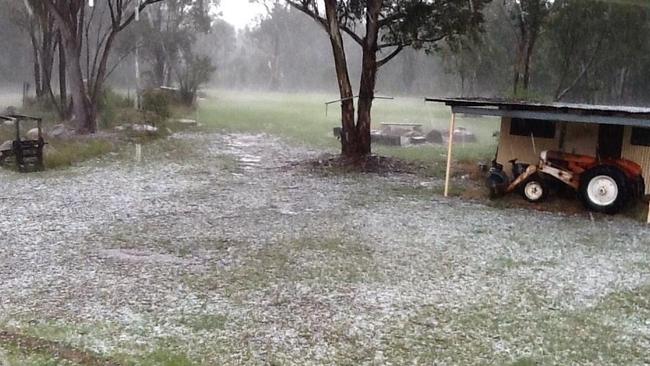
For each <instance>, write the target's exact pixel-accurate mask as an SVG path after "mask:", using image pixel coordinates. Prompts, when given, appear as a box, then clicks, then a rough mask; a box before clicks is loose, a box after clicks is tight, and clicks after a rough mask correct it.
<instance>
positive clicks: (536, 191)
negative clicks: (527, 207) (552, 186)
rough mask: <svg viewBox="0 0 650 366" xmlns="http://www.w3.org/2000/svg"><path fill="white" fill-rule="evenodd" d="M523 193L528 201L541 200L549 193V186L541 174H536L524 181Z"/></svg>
mask: <svg viewBox="0 0 650 366" xmlns="http://www.w3.org/2000/svg"><path fill="white" fill-rule="evenodd" d="M521 195H522V196H524V199H525V200H526V201H528V202H532V203H535V202H541V201H543V200H544V199H545V198H546V196H547V195H548V186H547V184H546V183H545V182H544V181H543V180H542V179H541V178H540V177H539V175H537V174H535V175H533V176H532V177H530V178H529V179H528V180H527V181H526V183H524V185H523V188H522V189H521Z"/></svg>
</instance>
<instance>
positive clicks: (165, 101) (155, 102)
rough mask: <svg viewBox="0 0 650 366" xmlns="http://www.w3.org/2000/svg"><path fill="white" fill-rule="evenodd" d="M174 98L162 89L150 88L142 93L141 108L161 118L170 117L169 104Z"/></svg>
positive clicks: (172, 102)
mask: <svg viewBox="0 0 650 366" xmlns="http://www.w3.org/2000/svg"><path fill="white" fill-rule="evenodd" d="M172 104H174V98H173V97H172V96H171V95H170V93H168V92H167V91H164V90H159V89H151V90H147V91H145V92H144V93H143V94H142V109H143V110H145V111H147V112H152V113H155V114H156V115H158V116H159V117H160V118H161V119H162V120H166V119H168V118H169V117H171V109H170V106H171V105H172Z"/></svg>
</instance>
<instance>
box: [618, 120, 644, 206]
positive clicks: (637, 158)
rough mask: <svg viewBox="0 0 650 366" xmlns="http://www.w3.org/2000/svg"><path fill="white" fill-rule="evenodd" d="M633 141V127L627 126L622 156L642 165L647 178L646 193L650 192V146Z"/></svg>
mask: <svg viewBox="0 0 650 366" xmlns="http://www.w3.org/2000/svg"><path fill="white" fill-rule="evenodd" d="M631 141H632V127H625V131H624V133H623V152H622V157H623V158H624V159H628V160H632V161H634V162H636V163H637V164H639V165H641V168H643V178H644V179H645V189H646V192H645V193H646V194H650V147H648V146H636V145H632V144H631Z"/></svg>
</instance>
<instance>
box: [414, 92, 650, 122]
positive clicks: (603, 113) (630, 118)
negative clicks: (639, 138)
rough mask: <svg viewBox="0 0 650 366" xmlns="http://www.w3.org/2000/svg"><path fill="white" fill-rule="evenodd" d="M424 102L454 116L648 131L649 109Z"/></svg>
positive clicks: (476, 100)
mask: <svg viewBox="0 0 650 366" xmlns="http://www.w3.org/2000/svg"><path fill="white" fill-rule="evenodd" d="M425 101H427V102H439V103H445V104H446V105H448V106H451V107H452V110H453V111H454V112H457V113H465V114H476V115H487V116H505V117H516V118H530V119H544V120H555V121H567V122H585V123H605V124H620V125H633V126H643V127H650V108H646V107H633V106H613V105H593V104H573V103H537V102H529V101H513V100H506V99H484V98H426V99H425Z"/></svg>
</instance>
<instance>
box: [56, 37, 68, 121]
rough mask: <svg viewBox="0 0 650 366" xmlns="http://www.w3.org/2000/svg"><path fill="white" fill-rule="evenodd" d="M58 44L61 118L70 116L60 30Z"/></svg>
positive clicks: (63, 50) (63, 49)
mask: <svg viewBox="0 0 650 366" xmlns="http://www.w3.org/2000/svg"><path fill="white" fill-rule="evenodd" d="M57 37H58V41H57V42H58V44H59V98H60V99H61V101H60V103H61V111H62V112H61V114H62V115H61V118H63V119H67V118H69V117H70V107H69V106H68V81H67V79H66V67H67V66H66V59H65V48H64V47H63V38H62V37H61V32H59V34H58V35H57Z"/></svg>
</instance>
